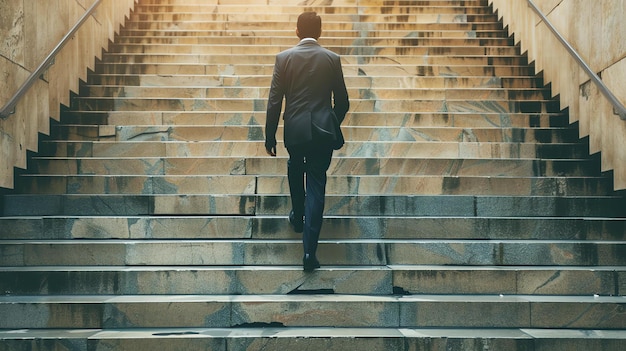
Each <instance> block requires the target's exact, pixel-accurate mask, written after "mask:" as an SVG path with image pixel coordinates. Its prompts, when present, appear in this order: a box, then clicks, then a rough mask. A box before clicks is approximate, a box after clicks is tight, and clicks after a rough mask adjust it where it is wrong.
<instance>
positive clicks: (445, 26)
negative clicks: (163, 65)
mask: <svg viewBox="0 0 626 351" xmlns="http://www.w3.org/2000/svg"><path fill="white" fill-rule="evenodd" d="M448 17H456V15H449V16H448ZM124 27H125V28H126V29H129V30H157V31H160V30H170V29H171V30H173V31H187V30H191V31H194V30H195V31H197V30H201V31H207V30H210V31H235V32H241V31H247V32H248V33H251V34H250V35H254V33H256V34H257V35H258V33H260V32H263V31H265V30H269V31H272V30H285V29H289V28H293V23H282V24H281V25H280V26H276V25H275V22H267V21H266V22H253V23H252V24H250V23H242V22H237V23H230V22H223V21H222V22H216V21H195V22H179V23H172V22H171V21H150V22H147V21H134V22H126V24H125V26H124ZM354 30H363V31H365V33H376V32H381V31H382V32H385V31H410V30H416V31H425V30H427V31H440V30H477V31H485V30H491V31H493V30H503V26H502V23H501V22H497V21H495V19H493V18H492V19H491V20H488V21H485V22H468V21H467V20H465V18H461V21H457V22H454V20H453V19H450V18H448V19H447V21H439V22H437V21H433V20H432V18H431V19H430V22H429V21H425V22H420V23H415V22H414V23H401V22H396V23H385V22H376V23H374V22H370V23H356V24H355V23H352V22H332V23H325V24H324V31H329V32H345V31H348V32H349V31H354ZM292 33H293V29H292ZM374 35H375V34H374Z"/></svg>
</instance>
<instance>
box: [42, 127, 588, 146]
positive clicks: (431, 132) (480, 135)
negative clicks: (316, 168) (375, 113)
mask: <svg viewBox="0 0 626 351" xmlns="http://www.w3.org/2000/svg"><path fill="white" fill-rule="evenodd" d="M341 129H342V132H343V135H344V138H345V139H346V140H350V141H368V140H370V141H412V140H415V141H478V142H481V141H482V142H518V143H550V142H556V143H572V142H578V133H577V131H576V130H575V129H572V128H557V127H551V128H546V127H544V128H534V127H527V128H510V127H498V126H491V127H475V128H462V127H390V126H371V127H369V126H354V125H344V126H342V128H341ZM51 135H52V136H54V137H55V138H57V139H62V140H67V141H90V140H91V141H96V140H105V141H106V140H116V141H132V140H137V141H139V140H141V141H191V140H193V141H210V140H223V141H227V140H229V141H234V140H250V141H251V140H259V141H264V140H265V127H264V126H260V125H256V126H255V125H252V126H250V125H248V126H245V125H187V126H168V125H154V126H146V125H134V126H133V125H127V126H120V125H118V126H111V127H102V126H98V125H72V124H60V125H56V126H52V127H51ZM276 135H277V136H279V135H283V128H282V124H281V125H280V126H279V127H278V130H277V132H276Z"/></svg>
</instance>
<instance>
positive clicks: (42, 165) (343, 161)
mask: <svg viewBox="0 0 626 351" xmlns="http://www.w3.org/2000/svg"><path fill="white" fill-rule="evenodd" d="M598 167H599V166H598V165H597V164H596V162H595V161H592V160H588V159H562V160H549V159H543V160H533V159H491V160H485V159H471V158H449V159H446V158H440V159H429V158H402V157H388V158H384V159H380V158H368V157H362V158H361V157H335V158H334V159H333V161H332V162H331V164H330V168H329V170H328V172H327V173H328V174H329V175H331V176H332V175H347V174H351V175H387V176H394V175H395V176H410V175H423V176H429V175H430V176H434V175H439V176H443V177H461V176H470V177H471V176H484V177H488V176H493V177H497V176H505V175H506V176H511V177H516V176H517V177H558V176H559V175H560V174H568V175H570V176H571V177H574V178H576V177H593V176H592V175H591V174H592V173H593V172H592V170H594V169H596V168H598ZM286 169H287V156H286V153H282V156H277V157H273V158H269V157H236V156H235V157H226V156H224V157H156V158H146V157H142V158H127V157H104V158H103V157H41V156H39V157H36V158H33V162H32V170H33V171H34V172H37V173H41V174H58V175H62V174H83V175H90V174H102V175H131V174H145V175H147V176H150V175H172V176H174V175H189V174H199V175H203V174H204V175H231V174H232V175H244V174H247V175H265V176H272V175H285V173H286Z"/></svg>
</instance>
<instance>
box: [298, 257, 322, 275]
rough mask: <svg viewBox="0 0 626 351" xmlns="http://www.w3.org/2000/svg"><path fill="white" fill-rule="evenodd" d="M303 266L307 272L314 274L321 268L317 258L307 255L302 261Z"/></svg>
mask: <svg viewBox="0 0 626 351" xmlns="http://www.w3.org/2000/svg"><path fill="white" fill-rule="evenodd" d="M302 266H303V268H304V271H305V272H313V271H314V270H315V269H316V268H320V262H319V261H318V260H317V258H316V257H315V256H311V255H309V254H306V255H304V258H303V259H302Z"/></svg>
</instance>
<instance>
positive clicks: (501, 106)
mask: <svg viewBox="0 0 626 351" xmlns="http://www.w3.org/2000/svg"><path fill="white" fill-rule="evenodd" d="M396 83H397V82H396ZM73 102H74V104H73V106H72V107H73V108H74V109H75V110H77V111H162V112H166V111H169V112H171V111H205V112H210V111H225V112H254V111H256V112H261V111H265V109H266V104H267V99H265V98H256V99H255V98H226V97H225V98H220V99H217V98H214V99H209V98H205V99H200V98H178V99H177V98H126V97H120V98H106V97H102V98H98V97H81V98H78V99H75V100H73ZM350 104H351V105H350V107H351V109H352V111H353V112H392V113H393V112H406V113H411V112H433V113H436V112H441V111H458V112H473V113H485V112H502V113H510V112H526V113H533V112H537V113H539V112H542V111H547V112H559V111H560V110H559V109H558V108H559V107H558V101H556V100H534V101H514V100H509V99H497V98H495V99H485V100H467V99H436V100H435V99H432V100H429V99H411V100H403V99H397V100H392V99H382V100H372V99H358V98H353V99H351V101H350Z"/></svg>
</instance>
